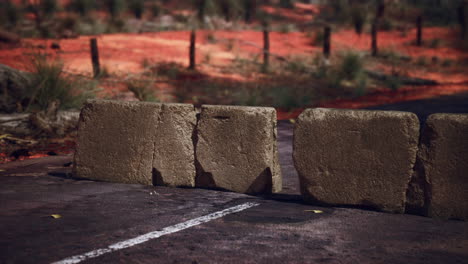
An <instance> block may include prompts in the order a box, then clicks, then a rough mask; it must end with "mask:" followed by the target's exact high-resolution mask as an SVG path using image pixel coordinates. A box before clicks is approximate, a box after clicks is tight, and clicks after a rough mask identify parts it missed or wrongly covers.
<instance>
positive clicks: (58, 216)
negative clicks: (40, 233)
mask: <svg viewBox="0 0 468 264" xmlns="http://www.w3.org/2000/svg"><path fill="white" fill-rule="evenodd" d="M50 216H52V218H54V219H59V218H62V216H61V215H59V214H52V215H50Z"/></svg>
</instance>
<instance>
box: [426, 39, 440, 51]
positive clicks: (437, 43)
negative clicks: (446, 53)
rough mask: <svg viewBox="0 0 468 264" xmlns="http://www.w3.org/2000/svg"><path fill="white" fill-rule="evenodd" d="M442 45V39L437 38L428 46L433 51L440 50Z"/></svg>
mask: <svg viewBox="0 0 468 264" xmlns="http://www.w3.org/2000/svg"><path fill="white" fill-rule="evenodd" d="M442 44H443V41H442V40H441V39H440V38H435V39H431V41H430V42H429V43H428V46H429V48H431V49H437V48H440V47H441V46H442Z"/></svg>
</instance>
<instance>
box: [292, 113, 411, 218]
mask: <svg viewBox="0 0 468 264" xmlns="http://www.w3.org/2000/svg"><path fill="white" fill-rule="evenodd" d="M418 137H419V121H418V118H417V116H416V115H414V114H412V113H404V112H383V111H355V110H335V109H322V108H317V109H307V110H305V111H304V112H303V113H302V114H301V115H300V116H299V118H298V121H297V123H296V126H295V131H294V153H293V157H294V164H295V166H296V169H297V170H298V174H299V178H300V184H301V193H302V195H303V197H304V199H305V200H307V201H309V202H319V203H325V204H333V205H352V206H365V207H371V208H375V209H379V210H382V211H387V212H397V213H403V212H404V209H405V197H406V190H407V187H408V183H409V181H410V178H411V175H412V173H413V166H414V164H415V160H416V153H417V149H418Z"/></svg>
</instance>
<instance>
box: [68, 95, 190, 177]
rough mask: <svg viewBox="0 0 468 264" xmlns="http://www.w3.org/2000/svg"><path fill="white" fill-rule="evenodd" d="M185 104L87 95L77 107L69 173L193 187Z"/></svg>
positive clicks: (80, 175)
mask: <svg viewBox="0 0 468 264" xmlns="http://www.w3.org/2000/svg"><path fill="white" fill-rule="evenodd" d="M195 124H196V113H195V110H194V108H193V106H191V105H166V104H155V103H143V102H120V101H119V102H118V101H107V100H92V101H89V102H87V103H86V104H85V106H84V107H83V109H82V112H81V116H80V122H79V130H78V139H77V147H76V152H75V162H74V173H75V175H77V176H78V177H83V178H88V179H95V180H103V181H112V182H122V183H140V184H147V185H151V184H163V185H169V186H194V183H195V166H194V150H193V145H192V134H193V131H194V128H195Z"/></svg>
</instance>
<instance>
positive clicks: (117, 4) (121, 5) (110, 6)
mask: <svg viewBox="0 0 468 264" xmlns="http://www.w3.org/2000/svg"><path fill="white" fill-rule="evenodd" d="M103 5H104V8H105V9H106V10H107V12H109V14H110V16H111V18H112V19H113V20H114V19H116V18H117V17H118V16H119V15H120V13H121V12H122V11H123V10H124V9H125V0H104V1H103Z"/></svg>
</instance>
